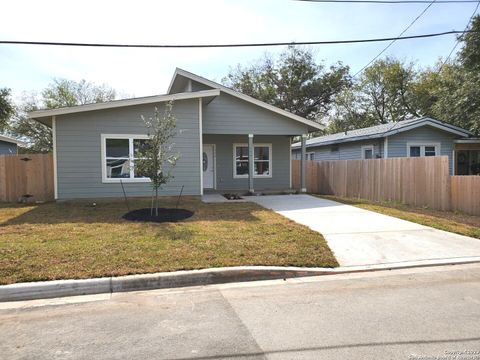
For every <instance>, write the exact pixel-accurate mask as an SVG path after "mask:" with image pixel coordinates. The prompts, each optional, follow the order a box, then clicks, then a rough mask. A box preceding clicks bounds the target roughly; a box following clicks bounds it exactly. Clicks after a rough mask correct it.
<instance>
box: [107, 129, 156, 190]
mask: <svg viewBox="0 0 480 360" xmlns="http://www.w3.org/2000/svg"><path fill="white" fill-rule="evenodd" d="M147 139H148V136H147V135H102V181H103V182H120V181H123V182H149V181H150V179H149V178H147V177H144V176H142V174H139V173H138V172H136V170H135V160H136V159H138V158H137V157H136V156H138V154H141V153H142V151H143V150H144V149H145V146H146V144H147V142H146V140H147Z"/></svg>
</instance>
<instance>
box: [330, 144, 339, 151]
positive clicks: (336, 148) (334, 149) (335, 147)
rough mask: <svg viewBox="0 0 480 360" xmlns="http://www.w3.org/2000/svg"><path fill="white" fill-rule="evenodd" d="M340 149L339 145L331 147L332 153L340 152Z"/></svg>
mask: <svg viewBox="0 0 480 360" xmlns="http://www.w3.org/2000/svg"><path fill="white" fill-rule="evenodd" d="M339 148H340V147H339V146H338V145H332V146H331V147H330V151H331V152H337V151H338V150H339Z"/></svg>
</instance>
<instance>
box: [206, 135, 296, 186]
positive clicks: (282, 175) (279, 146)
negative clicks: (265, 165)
mask: <svg viewBox="0 0 480 360" xmlns="http://www.w3.org/2000/svg"><path fill="white" fill-rule="evenodd" d="M253 142H254V144H255V143H268V144H272V169H271V170H272V177H271V178H254V179H253V187H254V189H255V191H258V190H275V189H277V190H280V189H281V190H285V189H289V188H290V138H289V137H288V136H254V138H253ZM203 143H204V144H215V153H216V155H215V166H216V173H215V177H216V185H217V190H245V191H247V190H248V178H241V179H234V178H233V166H234V164H233V144H237V143H240V144H242V143H245V144H247V143H248V136H247V135H243V136H242V135H204V136H203Z"/></svg>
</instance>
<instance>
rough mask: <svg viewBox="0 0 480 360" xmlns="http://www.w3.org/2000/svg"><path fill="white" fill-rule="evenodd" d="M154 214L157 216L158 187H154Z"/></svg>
mask: <svg viewBox="0 0 480 360" xmlns="http://www.w3.org/2000/svg"><path fill="white" fill-rule="evenodd" d="M155 216H158V188H157V187H156V188H155Z"/></svg>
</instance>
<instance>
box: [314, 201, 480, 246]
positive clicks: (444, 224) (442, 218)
mask: <svg viewBox="0 0 480 360" xmlns="http://www.w3.org/2000/svg"><path fill="white" fill-rule="evenodd" d="M320 197H322V198H325V199H329V200H334V201H338V202H341V203H344V204H348V205H353V206H356V207H359V208H362V209H365V210H371V211H375V212H378V213H381V214H385V215H390V216H394V217H397V218H400V219H403V220H407V221H411V222H415V223H418V224H421V225H425V226H430V227H433V228H436V229H440V230H445V231H449V232H453V233H456V234H460V235H465V236H471V237H474V238H477V239H480V216H473V215H467V214H462V213H456V212H452V211H439V210H432V209H428V208H422V207H413V206H408V205H405V204H400V203H394V202H373V201H369V200H365V199H348V198H340V197H336V196H325V195H322V196H320Z"/></svg>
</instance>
